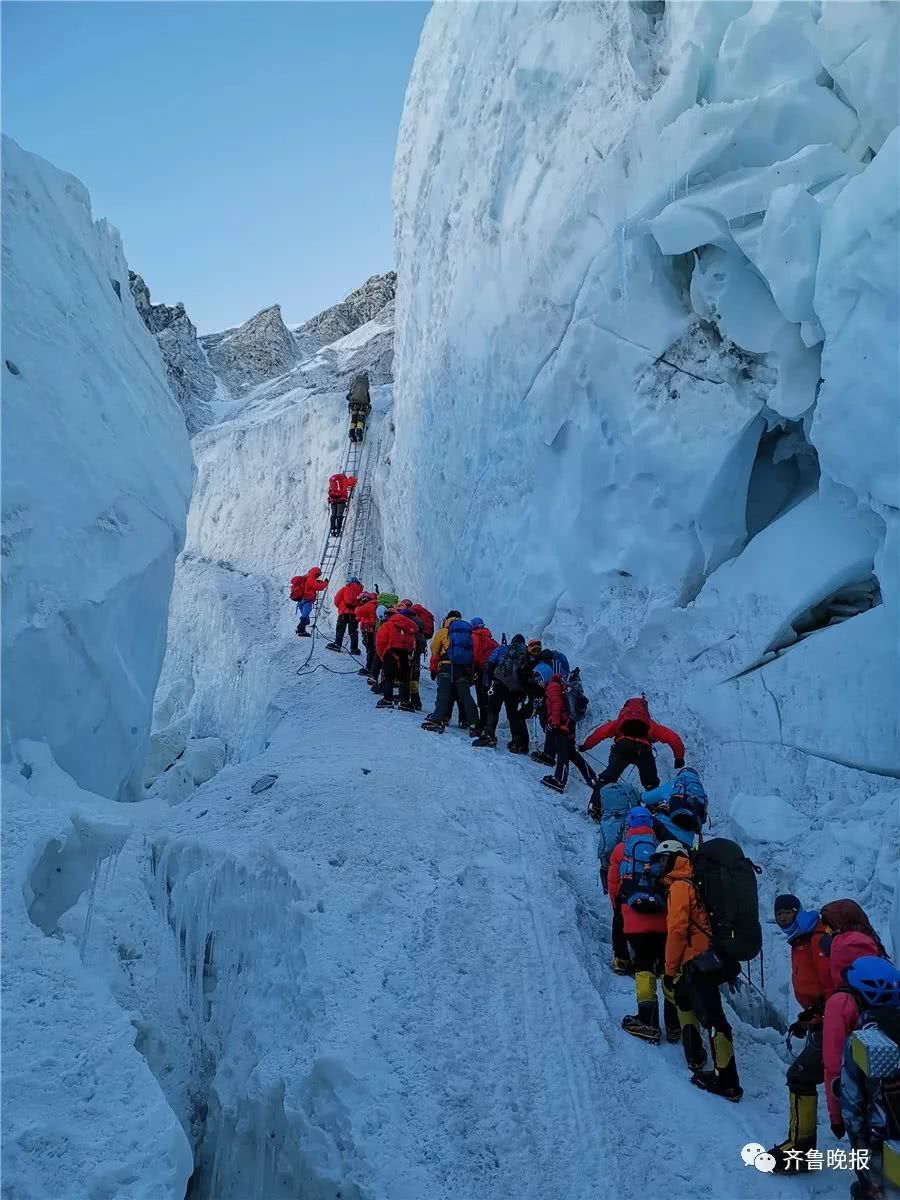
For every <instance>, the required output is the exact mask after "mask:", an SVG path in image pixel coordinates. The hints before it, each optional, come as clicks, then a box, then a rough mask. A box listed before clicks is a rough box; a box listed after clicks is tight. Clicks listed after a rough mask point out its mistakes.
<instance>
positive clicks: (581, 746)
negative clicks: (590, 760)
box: [578, 742, 587, 754]
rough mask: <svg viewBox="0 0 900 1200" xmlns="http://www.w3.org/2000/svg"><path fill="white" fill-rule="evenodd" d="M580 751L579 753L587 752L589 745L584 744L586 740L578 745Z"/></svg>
mask: <svg viewBox="0 0 900 1200" xmlns="http://www.w3.org/2000/svg"><path fill="white" fill-rule="evenodd" d="M578 753H579V754H585V753H587V746H586V745H585V744H584V742H582V743H581V745H580V746H579V747H578Z"/></svg>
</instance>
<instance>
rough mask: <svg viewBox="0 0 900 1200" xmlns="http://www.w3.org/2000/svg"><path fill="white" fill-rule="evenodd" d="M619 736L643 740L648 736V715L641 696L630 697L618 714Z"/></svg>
mask: <svg viewBox="0 0 900 1200" xmlns="http://www.w3.org/2000/svg"><path fill="white" fill-rule="evenodd" d="M618 732H619V736H620V737H630V738H638V739H645V738H647V737H648V736H649V734H650V713H649V711H648V709H647V701H646V700H645V699H644V697H643V696H632V698H631V699H630V700H626V701H625V703H624V704H623V705H622V710H621V712H620V713H619V731H618Z"/></svg>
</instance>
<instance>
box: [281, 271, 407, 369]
mask: <svg viewBox="0 0 900 1200" xmlns="http://www.w3.org/2000/svg"><path fill="white" fill-rule="evenodd" d="M396 291H397V273H396V271H387V272H385V274H384V275H372V276H370V278H369V279H367V280H366V282H365V283H364V284H362V285H361V286H360V287H358V288H356V290H355V291H352V292H351V293H350V295H349V296H347V297H346V298H345V299H343V300H342V301H341V302H340V303H339V304H334V305H332V307H331V308H326V309H325V310H324V312H320V313H319V314H318V315H317V316H315V317H312V318H311V319H310V320H309V321H305V322H304V323H303V324H302V325H296V326H294V336H295V338H296V339H297V342H298V344H299V345H300V346H301V347H302V348H303V349H304V350H306V351H307V352H308V351H310V350H318V349H319V348H320V347H322V346H327V345H329V344H330V343H331V342H336V341H337V340H338V339H339V338H343V337H345V336H346V335H347V334H348V333H352V332H353V330H354V329H358V328H359V326H360V325H365V324H366V322H367V321H371V320H373V319H374V318H375V317H378V316H379V314H380V313H382V311H383V310H384V309H385V308H386V307H387V305H389V304H392V302H393V300H394V296H395V295H396Z"/></svg>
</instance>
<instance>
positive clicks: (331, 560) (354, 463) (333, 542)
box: [313, 442, 369, 625]
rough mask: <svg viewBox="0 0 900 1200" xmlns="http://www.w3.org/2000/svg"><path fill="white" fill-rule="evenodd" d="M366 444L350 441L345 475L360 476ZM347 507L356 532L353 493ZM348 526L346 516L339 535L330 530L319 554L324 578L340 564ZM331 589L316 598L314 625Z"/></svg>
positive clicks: (329, 575)
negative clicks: (335, 535) (351, 514)
mask: <svg viewBox="0 0 900 1200" xmlns="http://www.w3.org/2000/svg"><path fill="white" fill-rule="evenodd" d="M364 445H365V442H349V443H348V446H347V453H346V455H345V456H344V464H343V466H342V468H341V470H342V472H343V473H344V474H345V475H354V476H356V477H357V478H358V477H359V465H360V462H361V461H362V455H363V446H364ZM368 458H369V456H368V455H367V456H366V463H367V464H368ZM366 470H367V471H368V466H366ZM347 507H348V509H349V508H351V507H352V508H353V511H354V532H355V528H356V524H357V523H358V517H357V515H356V505H355V504H354V502H353V496H352V494H351V497H350V499H349V500H348V502H347ZM346 528H347V517H346V516H345V518H344V521H343V523H342V525H341V532H340V533H339V534H338V535H337V537H333V536H332V535H331V533H330V532H329V533H328V534H327V535H326V537H325V544H324V546H323V547H322V553H321V554H320V555H319V566H320V567H321V569H322V578H323V579H328V580H330V579H331V576H332V574H333V573H334V570H335V568H336V567H337V564H338V562H339V560H340V556H341V546H342V545H343V541H344V530H345V529H346ZM330 591H331V588H330V586H329V587H328V588H326V589H325V590H324V591H322V592H319V595H318V597H317V599H316V606H315V610H314V612H313V625H315V624H316V623H317V621H318V618H319V614H320V613H321V611H322V605H323V604H324V603H325V598H326V596H327V595H328V593H329V592H330Z"/></svg>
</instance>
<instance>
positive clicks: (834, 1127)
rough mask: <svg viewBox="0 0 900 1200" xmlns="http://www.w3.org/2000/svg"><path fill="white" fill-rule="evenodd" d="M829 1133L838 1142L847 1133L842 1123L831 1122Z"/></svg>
mask: <svg viewBox="0 0 900 1200" xmlns="http://www.w3.org/2000/svg"><path fill="white" fill-rule="evenodd" d="M831 1132H832V1133H833V1134H834V1136H835V1137H836V1138H837V1139H838V1141H840V1139H841V1138H842V1137H843V1136H844V1134H845V1133H846V1132H847V1129H846V1126H845V1125H844V1122H843V1121H832V1122H831Z"/></svg>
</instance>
